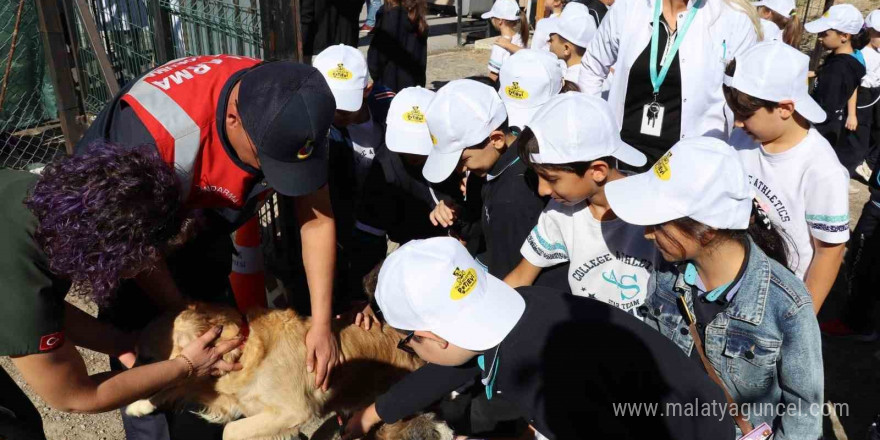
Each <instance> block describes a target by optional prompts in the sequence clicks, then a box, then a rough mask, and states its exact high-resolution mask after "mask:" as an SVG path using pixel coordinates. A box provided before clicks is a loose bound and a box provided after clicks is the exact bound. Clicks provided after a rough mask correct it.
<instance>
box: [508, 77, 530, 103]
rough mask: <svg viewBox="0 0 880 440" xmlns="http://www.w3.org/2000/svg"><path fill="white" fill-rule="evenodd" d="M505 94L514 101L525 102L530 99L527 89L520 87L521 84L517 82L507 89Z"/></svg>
mask: <svg viewBox="0 0 880 440" xmlns="http://www.w3.org/2000/svg"><path fill="white" fill-rule="evenodd" d="M504 93H506V94H507V96H509V97H511V98H512V99H519V100H523V99H528V98H529V92H528V91H526V89H524V88H522V87H520V86H519V83H518V82H516V81H514V82H513V84H511V85H509V86H507V87H505V88H504Z"/></svg>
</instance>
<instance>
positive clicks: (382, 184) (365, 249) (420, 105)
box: [351, 87, 460, 288]
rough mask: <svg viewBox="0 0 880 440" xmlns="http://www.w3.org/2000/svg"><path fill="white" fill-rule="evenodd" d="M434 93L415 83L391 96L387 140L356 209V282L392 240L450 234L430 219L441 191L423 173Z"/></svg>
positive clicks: (449, 190)
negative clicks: (430, 109)
mask: <svg viewBox="0 0 880 440" xmlns="http://www.w3.org/2000/svg"><path fill="white" fill-rule="evenodd" d="M433 99H434V92H432V91H430V90H427V89H423V88H421V87H409V88H406V89H403V90H401V91H400V93H398V94H397V95H396V96H395V97H394V99H393V100H392V101H391V106H390V107H389V109H388V117H387V119H386V126H387V129H386V133H385V144H384V145H383V146H380V147H379V148H378V149H377V150H376V157H375V158H374V160H373V164H372V166H371V168H370V171H369V173H368V174H367V178H366V181H365V182H364V188H363V192H362V194H361V197H360V201H359V203H358V207H357V211H356V221H355V239H354V240H353V243H352V246H353V249H354V250H353V251H352V254H353V255H352V260H353V261H352V266H353V269H352V272H353V275H352V277H351V278H352V279H353V280H354V281H353V284H352V286H353V288H356V286H358V285H359V283H360V281H359V280H361V279H362V278H363V276H364V275H365V274H366V273H367V272H369V271H370V270H371V269H372V268H373V267H375V265H376V264H377V263H378V262H379V261H381V260H382V259H383V258H385V255H386V251H387V240H391V241H393V242H395V243H399V244H404V243H406V242H408V241H410V240H413V239H418V238H428V237H436V236H439V235H446V231H445V230H444V229H443V228H440V227H438V226H435V225H432V224H431V222H430V220H429V219H428V215H429V214H430V213H431V211H432V210H433V209H434V200H433V198H434V197H436V193H434V195H432V189H431V188H430V187H429V186H428V183H427V182H426V181H425V180H424V178H423V177H422V166H423V165H424V163H425V159H426V158H427V156H428V153H429V152H430V151H431V147H432V146H433V144H432V143H431V134H430V133H429V132H428V124H427V123H426V121H425V113H424V112H425V109H427V108H428V106H429V105H430V104H431V101H432V100H433ZM453 185H454V182H453ZM443 188H446V191H445V192H444V194H446V193H448V194H450V195H453V196H454V195H455V194H456V193H457V192H458V191H457V188H456V187H450V185H448V184H447V185H445V186H443ZM434 191H436V189H435V190H434ZM443 198H445V197H443ZM459 198H460V197H459ZM355 267H356V268H355Z"/></svg>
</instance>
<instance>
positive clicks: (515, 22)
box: [482, 0, 529, 81]
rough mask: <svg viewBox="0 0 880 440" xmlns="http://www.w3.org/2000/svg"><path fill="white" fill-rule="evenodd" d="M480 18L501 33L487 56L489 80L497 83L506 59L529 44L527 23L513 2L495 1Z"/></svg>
mask: <svg viewBox="0 0 880 440" xmlns="http://www.w3.org/2000/svg"><path fill="white" fill-rule="evenodd" d="M482 18H483V19H484V20H491V22H492V27H494V28H495V30H497V31H498V32H501V36H500V37H498V39H497V40H496V41H495V45H493V46H492V54H491V55H490V56H489V78H491V79H492V81H498V72H499V71H500V70H501V65H502V64H504V61H505V60H506V59H507V57H509V56H510V54H512V53H516V51H518V50H520V49H522V48H524V47H526V46H527V45H528V44H529V21H528V18H527V17H526V13H525V12H524V11H522V10H520V8H519V5H518V4H517V3H516V2H515V1H514V0H497V1H496V2H495V4H493V5H492V10H490V11H489V12H487V13H485V14H483V15H482Z"/></svg>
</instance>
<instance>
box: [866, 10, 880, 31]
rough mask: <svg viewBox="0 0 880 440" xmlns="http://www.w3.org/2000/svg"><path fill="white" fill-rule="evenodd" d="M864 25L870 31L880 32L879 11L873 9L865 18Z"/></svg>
mask: <svg viewBox="0 0 880 440" xmlns="http://www.w3.org/2000/svg"><path fill="white" fill-rule="evenodd" d="M865 24H866V25H868V27H870V28H871V29H874V30H875V31H877V32H880V10H877V9H875V10H873V11H871V13H870V14H868V16H867V17H866V18H865Z"/></svg>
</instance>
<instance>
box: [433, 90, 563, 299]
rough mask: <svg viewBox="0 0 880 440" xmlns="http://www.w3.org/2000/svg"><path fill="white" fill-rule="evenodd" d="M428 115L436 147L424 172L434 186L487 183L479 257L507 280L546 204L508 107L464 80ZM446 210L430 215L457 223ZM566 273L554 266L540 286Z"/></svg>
mask: <svg viewBox="0 0 880 440" xmlns="http://www.w3.org/2000/svg"><path fill="white" fill-rule="evenodd" d="M425 116H426V118H427V120H428V128H429V129H430V131H431V134H432V135H433V136H434V139H436V143H435V145H434V149H433V150H431V154H429V155H428V160H427V162H425V166H424V168H423V169H422V173H423V174H424V176H425V178H426V179H428V181H429V182H435V183H436V182H442V181H444V180H446V179H448V178H449V177H450V176H451V175H453V174H454V173H461V174H465V173H466V174H465V175H466V176H467V180H468V184H469V185H470V184H471V182H472V181H474V180H482V181H484V182H485V183H484V185H483V187H482V191H481V196H482V207H481V209H480V211H481V217H482V220H481V222H482V229H483V237H484V239H485V251H484V252H482V253H481V254H480V255H479V256H478V257H477V259H478V260H479V261H480V262H481V263H482V264H483V265H484V266H485V267H487V268H488V271H489V273H491V274H492V275H493V276H497V277H499V278H500V277H504V276H506V275H507V274H508V273H509V272H510V271H511V270H513V268H514V267H515V266H516V265H517V263H519V258H517V255H518V252H517V251H518V250H519V248H520V246H522V243H523V240H525V239H526V236H528V235H529V231H530V230H531V229H532V227H533V226H535V223H537V221H538V216H540V215H541V211H542V210H543V209H544V205H546V200H545V199H543V198H541V197H540V196H539V195H538V194H537V193H536V192H535V189H534V188H535V185H534V183H535V182H537V178H536V177H535V176H534V174H533V173H532V172H529V171H528V169H527V168H526V166H525V165H524V164H523V163H522V162H520V161H519V157H518V156H517V151H516V148H512V147H511V143H513V141H514V140H515V136H514V134H513V133H512V132H511V129H510V127H509V125H508V122H507V112H506V111H505V109H504V104H503V103H502V102H501V98H499V97H498V93H497V92H495V90H494V89H493V88H492V87H489V86H487V85H485V84H481V83H478V82H476V81H473V80H469V79H461V80H455V81H452V82H450V83H449V84H447V85H445V86H443V87H442V88H441V89H440V90H439V91H438V92H437V96H436V97H435V98H434V101H433V102H431V105H430V106H429V107H428V110H427V112H426V115H425ZM447 208H448V207H446V206H445V204H438V206H437V207H436V208H435V209H434V213H432V220H434V221H435V222H437V223H439V224H440V225H442V226H444V227H449V226H452V225H453V222H452V221H449V216H447V215H445V214H444V215H437V214H438V213H439V212H441V211H444V210H448V209H447ZM453 214H454V213H453ZM452 217H453V218H454V215H453V216H452ZM438 220H439V221H438ZM563 270H565V272H563ZM565 274H567V269H565V268H560V269H555V268H554V269H553V270H551V271H548V273H545V274H542V276H541V277H540V278H539V280H538V282H543V283H551V284H554V285H561V286H563V287H564V286H567V285H568V283H566V282H561V278H562V277H564V276H565ZM557 278H559V280H557Z"/></svg>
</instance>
